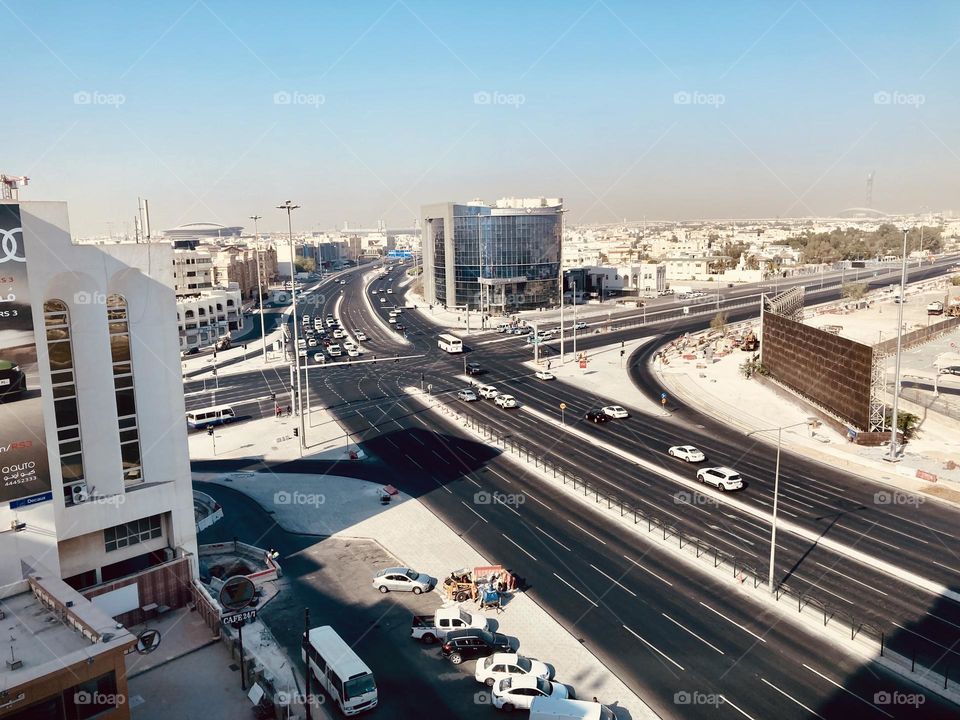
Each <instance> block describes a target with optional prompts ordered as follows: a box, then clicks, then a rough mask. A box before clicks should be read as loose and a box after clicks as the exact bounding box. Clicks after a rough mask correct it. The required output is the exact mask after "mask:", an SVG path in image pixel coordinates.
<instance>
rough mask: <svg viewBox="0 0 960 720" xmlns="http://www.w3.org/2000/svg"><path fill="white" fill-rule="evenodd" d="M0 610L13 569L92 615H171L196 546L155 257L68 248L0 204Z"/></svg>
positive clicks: (59, 224)
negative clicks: (65, 590) (44, 574)
mask: <svg viewBox="0 0 960 720" xmlns="http://www.w3.org/2000/svg"><path fill="white" fill-rule="evenodd" d="M0 238H2V240H3V242H2V245H0V247H2V251H3V252H2V253H0V277H2V284H3V286H4V292H3V293H2V294H3V295H5V299H4V300H3V304H2V305H0V380H6V381H7V382H5V383H2V384H0V393H2V394H3V395H4V396H5V397H4V402H3V403H0V449H2V450H3V463H2V464H0V465H2V467H0V502H2V506H0V527H4V528H9V529H10V530H11V531H9V532H5V533H0V596H2V595H4V594H6V593H10V592H17V591H20V590H22V589H25V588H26V584H25V583H26V578H27V575H26V572H27V571H26V567H25V565H24V563H23V562H21V561H22V559H23V558H25V557H32V558H35V559H36V561H37V562H38V563H40V564H42V565H43V566H44V567H45V568H46V569H47V570H48V571H49V573H51V574H53V575H55V576H56V577H59V578H62V579H63V580H64V581H65V582H66V583H67V584H68V585H70V586H71V587H73V588H74V589H75V590H78V591H80V592H81V593H82V594H83V595H84V596H86V597H88V598H91V599H92V601H93V603H94V604H95V605H100V606H101V607H103V608H106V609H108V613H107V614H108V615H110V616H111V617H115V618H117V620H118V621H119V622H123V623H127V622H139V621H140V620H141V619H142V613H143V610H142V608H144V607H149V606H152V607H154V608H156V607H161V606H166V607H177V606H179V605H183V604H184V603H185V602H187V600H188V599H189V596H190V583H191V579H192V578H193V577H195V576H196V570H197V568H196V563H197V559H196V558H197V540H196V530H195V525H194V516H193V496H192V483H191V476H190V462H189V455H188V450H187V438H186V423H185V421H184V401H183V386H182V382H181V368H180V358H179V352H178V350H179V343H178V337H177V310H176V299H175V295H174V291H173V287H172V284H173V283H172V277H171V276H172V274H173V268H174V264H173V248H172V247H171V246H170V244H169V243H123V244H117V245H105V246H97V245H75V244H74V243H73V242H72V241H71V238H70V231H69V222H68V217H67V206H66V204H65V203H60V202H23V203H18V202H11V201H0Z"/></svg>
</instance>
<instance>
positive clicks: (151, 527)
mask: <svg viewBox="0 0 960 720" xmlns="http://www.w3.org/2000/svg"><path fill="white" fill-rule="evenodd" d="M161 535H163V528H162V525H161V518H160V516H159V515H153V516H151V517H147V518H140V519H139V520H133V521H132V522H128V523H123V524H122V525H114V526H113V527H109V528H107V529H106V530H104V531H103V540H104V546H105V547H106V551H107V552H113V551H114V550H121V549H123V548H125V547H130V546H131V545H139V544H140V543H142V542H146V541H147V540H152V539H153V538H158V537H160V536H161Z"/></svg>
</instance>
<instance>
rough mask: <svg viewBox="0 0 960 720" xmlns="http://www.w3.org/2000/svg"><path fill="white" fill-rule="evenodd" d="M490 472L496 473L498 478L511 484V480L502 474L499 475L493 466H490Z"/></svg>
mask: <svg viewBox="0 0 960 720" xmlns="http://www.w3.org/2000/svg"><path fill="white" fill-rule="evenodd" d="M490 472H492V473H493V474H494V475H496V476H497V477H498V478H500V479H501V480H503V481H504V482H508V483H510V484H511V485H513V480H511V479H510V478H508V477H505V476H504V475H501V474H500V473H498V472H497V471H496V470H494V469H493V468H490Z"/></svg>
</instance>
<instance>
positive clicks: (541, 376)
mask: <svg viewBox="0 0 960 720" xmlns="http://www.w3.org/2000/svg"><path fill="white" fill-rule="evenodd" d="M534 376H535V377H536V378H537V380H556V379H557V376H556V375H554V374H553V373H552V372H550V371H548V370H537V371H536V372H535V373H534Z"/></svg>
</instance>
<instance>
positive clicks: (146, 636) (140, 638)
mask: <svg viewBox="0 0 960 720" xmlns="http://www.w3.org/2000/svg"><path fill="white" fill-rule="evenodd" d="M158 647H160V633H159V632H158V631H157V630H144V631H143V632H141V633H140V634H139V635H137V644H136V648H137V652H138V653H140V654H141V655H146V654H147V653H152V652H153V651H154V650H156V649H157V648H158Z"/></svg>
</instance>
